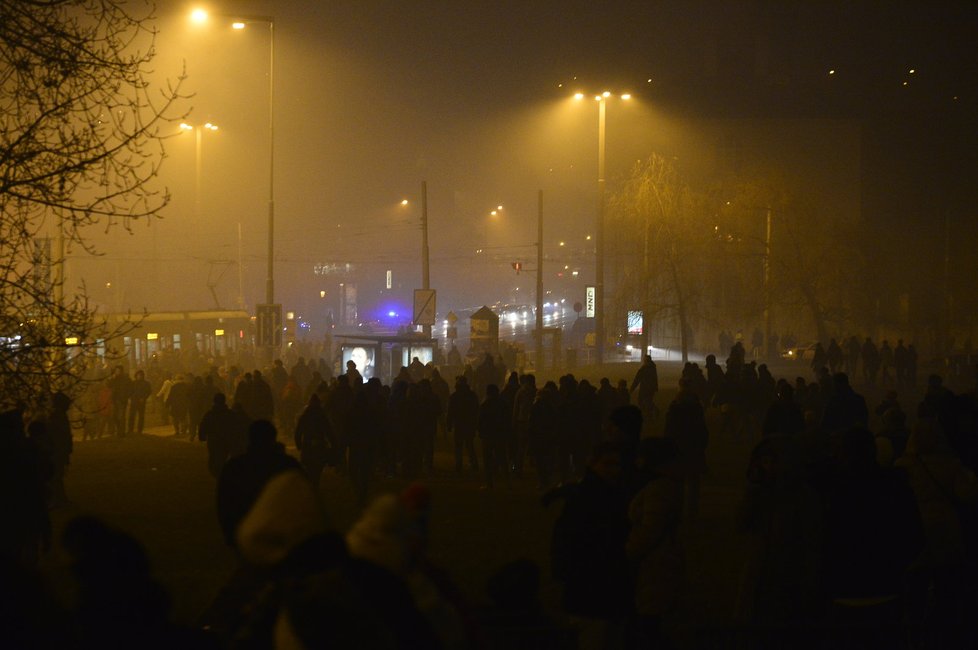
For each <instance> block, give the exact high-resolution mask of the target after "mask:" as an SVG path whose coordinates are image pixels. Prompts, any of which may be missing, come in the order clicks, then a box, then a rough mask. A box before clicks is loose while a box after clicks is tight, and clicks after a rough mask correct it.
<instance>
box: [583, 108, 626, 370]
mask: <svg viewBox="0 0 978 650" xmlns="http://www.w3.org/2000/svg"><path fill="white" fill-rule="evenodd" d="M611 96H612V94H611V92H610V91H607V90H606V91H604V92H603V93H601V94H600V95H595V96H594V99H595V101H597V102H598V216H597V221H596V223H595V227H594V231H595V232H594V249H595V250H594V339H595V340H594V347H595V355H596V357H597V359H596V360H597V362H598V364H599V365H600V364H602V363H604V344H605V332H604V325H605V323H604V320H605V313H604V239H605V237H604V212H605V151H606V143H605V118H606V115H607V110H608V98H609V97H611ZM619 98H620V99H623V100H626V101H627V100H629V99H631V98H632V96H631V95H630V94H628V93H625V94H622V95H619ZM574 99H576V100H578V101H580V100H582V99H584V93H577V94H575V95H574Z"/></svg>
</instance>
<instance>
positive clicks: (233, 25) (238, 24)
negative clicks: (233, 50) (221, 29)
mask: <svg viewBox="0 0 978 650" xmlns="http://www.w3.org/2000/svg"><path fill="white" fill-rule="evenodd" d="M244 28H245V24H244V23H243V22H241V21H240V20H236V21H234V22H233V23H231V29H244Z"/></svg>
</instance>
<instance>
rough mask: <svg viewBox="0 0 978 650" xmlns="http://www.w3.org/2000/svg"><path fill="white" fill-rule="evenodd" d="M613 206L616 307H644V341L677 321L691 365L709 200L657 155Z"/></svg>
mask: <svg viewBox="0 0 978 650" xmlns="http://www.w3.org/2000/svg"><path fill="white" fill-rule="evenodd" d="M610 206H611V210H610V216H611V230H612V232H614V233H615V234H616V244H615V249H616V252H617V255H618V261H619V264H618V270H619V274H618V279H619V281H618V283H617V286H616V291H615V302H616V303H617V304H618V305H619V306H621V307H624V306H625V305H641V306H642V311H643V313H644V315H645V327H644V330H645V332H646V334H645V335H644V336H648V334H647V332H648V330H649V327H650V324H651V323H652V322H655V321H656V320H659V321H660V322H661V321H663V320H672V321H673V323H675V331H676V332H677V335H678V338H679V342H680V348H681V349H682V355H683V361H686V360H687V359H688V355H689V347H690V345H689V339H690V335H691V333H692V326H693V321H694V318H695V315H696V310H697V305H698V298H699V296H700V294H701V292H702V287H703V284H704V282H705V268H706V266H705V264H704V263H703V257H704V255H705V252H706V246H707V245H708V243H709V241H710V237H711V234H712V228H711V226H710V220H709V218H708V216H709V210H708V206H707V203H706V201H705V196H704V195H703V194H702V193H699V192H697V191H695V190H694V188H692V187H691V186H690V185H689V184H688V183H686V182H685V180H684V179H683V178H682V176H681V175H680V173H679V170H677V168H676V166H675V165H674V164H673V163H672V162H671V161H669V160H667V159H665V158H663V157H662V156H659V155H653V156H651V157H650V158H649V159H648V160H646V161H641V162H639V163H637V164H636V165H635V167H634V168H633V169H632V173H631V174H630V176H629V177H628V178H627V179H626V180H625V182H624V184H623V186H622V188H621V190H620V191H619V192H618V194H616V195H615V196H614V197H613V199H612V201H611V202H610Z"/></svg>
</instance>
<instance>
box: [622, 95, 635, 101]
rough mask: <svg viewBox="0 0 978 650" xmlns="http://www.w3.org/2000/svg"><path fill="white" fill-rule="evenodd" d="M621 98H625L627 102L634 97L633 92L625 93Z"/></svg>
mask: <svg viewBox="0 0 978 650" xmlns="http://www.w3.org/2000/svg"><path fill="white" fill-rule="evenodd" d="M621 98H622V99H624V100H625V101H626V102H627V101H628V100H629V99H631V98H632V94H631V93H625V94H624V95H622V96H621Z"/></svg>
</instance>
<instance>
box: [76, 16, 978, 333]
mask: <svg viewBox="0 0 978 650" xmlns="http://www.w3.org/2000/svg"><path fill="white" fill-rule="evenodd" d="M193 8H194V6H193V5H191V4H189V3H184V2H175V1H174V2H169V1H165V2H160V3H159V5H158V10H157V15H158V20H157V23H156V26H157V27H158V30H159V33H158V36H157V40H156V49H157V57H156V59H155V62H154V66H153V67H154V69H155V74H156V79H155V80H156V81H157V82H158V83H163V82H164V80H166V79H169V80H170V81H175V80H176V79H177V78H178V77H179V76H180V74H181V72H182V71H183V70H185V72H186V79H185V80H184V81H183V85H182V90H183V92H185V93H186V94H188V95H190V96H189V97H188V98H187V99H186V101H185V102H184V107H185V109H186V110H187V111H188V112H189V115H188V116H187V118H186V120H184V121H185V122H186V123H187V124H188V125H192V126H194V127H195V128H197V129H200V127H201V126H202V125H204V124H205V123H211V124H214V125H217V126H218V129H217V130H210V129H206V130H203V131H201V133H200V137H199V138H198V137H197V135H196V132H195V131H189V130H181V129H180V127H179V122H180V120H178V121H177V122H175V123H174V124H173V125H172V129H171V130H172V137H171V138H170V139H169V140H168V141H167V143H166V151H167V159H166V161H165V163H164V165H163V170H162V175H161V178H160V179H159V180H160V185H161V187H166V188H168V190H169V191H170V193H171V195H172V200H171V202H170V204H169V205H168V206H167V208H166V209H165V210H164V211H163V213H162V217H163V218H162V219H161V220H159V221H155V222H153V223H152V224H135V226H134V228H133V232H132V233H131V234H130V233H126V232H124V231H121V230H120V229H114V230H112V231H110V232H108V233H103V232H93V233H92V238H93V243H95V245H96V246H97V247H98V248H99V249H100V250H101V251H102V252H103V253H104V255H103V256H102V257H100V258H96V259H87V258H85V257H84V256H83V255H82V254H81V253H80V252H77V254H75V255H73V257H72V259H71V260H70V261H69V265H68V273H69V281H68V282H69V285H71V284H73V283H77V282H80V281H84V282H85V284H86V286H87V287H88V289H89V291H90V293H91V294H92V296H93V298H94V300H95V302H96V303H97V304H99V305H100V306H101V308H102V309H103V310H105V311H110V312H115V311H125V310H127V309H132V310H133V311H141V310H143V309H147V310H150V311H153V310H191V309H207V308H213V307H216V306H221V307H223V308H243V309H246V310H248V311H249V312H253V310H254V306H255V305H256V304H258V303H261V302H263V301H264V299H265V275H266V259H267V258H266V251H267V244H268V209H269V208H268V201H269V174H270V169H269V166H270V155H269V154H270V150H269V136H270V134H269V126H270V125H269V105H270V97H269V78H268V73H269V63H270V61H269V56H270V39H269V36H270V32H269V28H268V25H267V23H261V22H254V23H248V24H247V26H246V28H245V29H243V30H233V29H231V27H230V24H229V23H230V18H222V17H219V16H218V15H215V14H217V13H221V12H223V13H225V14H227V15H228V16H248V15H251V16H273V17H274V75H275V76H274V198H275V228H274V248H275V266H274V273H275V300H276V302H281V303H282V304H283V306H284V308H285V309H286V310H287V311H293V312H295V313H296V314H298V315H300V316H302V317H303V318H304V319H305V320H307V321H309V322H311V323H313V324H314V325H317V326H318V325H321V324H322V323H324V322H325V321H324V319H325V315H326V314H327V313H329V312H330V311H333V312H335V311H336V310H337V309H338V297H339V284H340V283H341V282H343V283H354V284H356V285H357V287H358V291H359V295H358V302H359V305H358V306H359V310H360V319H361V320H364V321H369V320H375V319H383V318H385V317H387V315H388V314H389V313H395V314H397V315H396V316H394V317H389V318H390V319H391V324H395V325H396V324H403V323H404V322H407V321H409V320H410V310H411V300H412V290H413V289H415V288H419V287H420V286H421V259H420V257H421V255H420V254H421V226H420V224H421V196H420V192H421V183H422V181H425V182H426V183H427V189H428V196H427V199H428V224H429V236H430V242H431V253H430V264H431V285H432V287H433V288H435V289H437V290H438V292H439V300H438V302H439V313H440V314H441V315H442V316H444V314H445V313H446V312H447V311H448V310H449V309H456V310H459V309H466V308H469V307H476V306H479V305H481V304H492V303H495V302H502V303H516V304H521V303H522V304H532V302H533V300H534V297H533V291H534V287H535V278H534V275H533V273H532V272H523V273H521V274H519V275H517V274H516V273H515V272H514V270H513V269H512V267H511V264H512V263H513V262H516V261H521V262H522V263H523V264H524V266H525V267H526V268H531V267H533V266H534V265H535V255H536V252H535V248H534V244H535V241H536V219H537V212H538V204H537V198H538V191H541V190H542V192H543V218H544V224H545V226H544V227H545V236H544V250H545V257H546V258H547V262H546V265H545V275H544V278H545V285H546V289H547V291H549V292H551V293H550V294H548V295H550V296H552V297H553V298H566V299H567V300H569V301H577V300H581V299H582V298H583V295H584V287H585V286H586V285H588V284H591V283H592V282H593V279H594V240H593V238H592V239H589V237H591V236H592V235H593V234H594V227H595V219H596V216H597V207H598V190H597V176H598V107H597V102H595V101H594V100H593V98H592V97H591V96H592V95H593V94H594V93H595V92H600V91H603V90H609V91H611V92H613V93H615V95H613V96H612V97H611V98H609V100H608V101H607V117H606V119H607V121H606V124H607V173H606V176H607V179H608V186H607V190H608V194H609V196H611V195H613V194H614V193H615V192H616V191H617V190H618V188H619V187H620V185H621V183H622V181H623V179H624V178H625V177H626V176H627V174H628V172H629V170H630V169H631V168H632V166H633V165H634V164H635V163H636V162H637V161H639V160H643V159H647V158H648V157H649V156H650V155H651V154H652V153H658V154H660V155H663V156H665V157H666V158H668V159H670V160H673V161H675V163H676V164H677V166H678V167H679V168H680V169H681V170H682V171H683V173H684V174H686V175H687V177H688V178H689V180H690V182H691V183H695V184H697V185H698V186H699V187H703V188H717V187H720V186H722V182H721V181H722V177H723V175H724V174H727V175H729V172H730V170H731V169H732V168H733V169H734V171H735V172H736V171H738V170H739V172H740V173H741V174H747V175H749V174H750V173H754V172H755V171H756V170H763V171H764V173H765V174H768V175H769V176H770V175H775V176H778V177H779V178H790V179H804V181H805V191H806V192H809V193H811V194H812V195H816V196H818V197H820V200H821V201H823V202H824V204H823V206H822V209H823V210H824V211H825V212H827V213H830V214H832V215H833V217H834V218H841V219H844V220H848V221H853V222H862V223H866V224H869V225H870V227H869V228H868V229H866V230H865V232H868V233H869V236H868V238H867V240H866V241H862V242H859V245H860V246H864V248H863V250H864V251H865V253H866V255H869V256H870V257H872V258H873V261H872V264H871V266H873V267H874V268H876V269H878V270H879V271H880V276H882V280H880V279H879V278H877V280H876V281H878V282H881V283H884V284H885V283H886V282H894V281H895V282H901V281H903V282H906V283H907V289H906V291H904V290H902V289H897V290H894V291H892V292H890V295H888V296H885V297H884V304H883V307H882V310H883V311H884V312H885V311H886V309H887V305H888V304H891V303H892V304H897V303H898V300H899V295H900V294H904V293H912V292H913V291H915V290H921V287H920V286H914V283H915V282H916V283H917V284H923V285H924V286H925V287H926V286H927V285H928V284H930V285H935V284H938V283H941V282H946V281H947V277H948V273H950V275H952V276H954V277H955V278H959V279H958V280H952V281H950V284H951V285H953V287H954V288H955V289H956V290H957V291H959V292H960V293H962V294H964V293H966V290H967V286H968V285H969V282H968V281H967V280H966V278H968V277H971V275H970V274H971V273H972V272H973V271H974V269H973V268H972V267H973V265H972V264H971V262H969V261H967V256H966V255H965V253H966V250H962V246H961V244H960V243H957V244H954V245H948V242H961V241H963V240H966V239H967V238H968V237H973V235H974V227H973V221H974V218H973V205H971V206H969V205H968V203H967V199H968V198H969V197H968V193H967V191H965V190H963V189H962V188H965V187H967V183H966V182H963V181H960V180H959V179H950V178H945V177H944V176H942V174H944V173H945V172H948V173H951V172H955V173H956V172H957V171H958V170H960V171H961V172H962V173H963V172H964V170H962V169H961V168H960V166H959V163H960V162H961V161H962V160H968V159H969V157H972V158H973V154H970V153H968V151H969V148H968V147H967V146H965V145H964V144H963V143H962V142H961V141H960V140H956V139H954V138H951V137H948V134H947V133H945V132H943V131H941V130H940V129H939V128H937V127H934V126H933V125H932V128H933V131H934V132H932V133H928V132H925V131H923V130H920V131H917V132H914V131H915V129H917V127H920V126H921V125H922V124H929V121H928V118H927V115H928V114H929V113H928V111H930V110H931V109H929V108H926V107H929V106H931V105H932V106H933V109H932V110H933V114H935V115H937V116H938V119H940V116H941V115H950V116H951V118H953V119H958V117H959V116H960V112H958V113H954V112H952V111H954V110H957V109H955V108H954V106H953V105H952V102H957V101H961V102H962V103H963V102H966V101H967V102H973V98H971V97H969V96H968V91H969V90H973V89H974V87H975V84H974V79H973V78H969V77H963V78H960V79H958V80H957V82H958V85H959V86H960V87H961V88H962V90H961V91H960V95H961V98H960V99H952V92H956V91H953V89H952V86H954V82H955V77H954V75H953V74H950V73H949V72H948V70H946V69H939V70H935V69H934V66H935V65H936V64H937V63H939V62H940V59H939V56H944V57H947V58H951V59H953V58H954V55H955V52H956V51H957V50H956V49H955V48H957V47H958V46H959V44H960V43H961V42H963V41H964V40H966V39H963V35H964V32H965V31H966V30H965V29H963V28H962V29H961V33H945V32H943V31H941V32H939V34H940V37H941V38H942V39H943V42H944V43H945V44H946V48H945V50H944V51H943V54H935V53H934V52H932V51H930V50H928V49H927V47H926V46H925V45H926V43H928V42H931V41H932V40H933V38H932V37H933V34H928V33H926V32H925V30H924V28H922V27H921V26H920V24H921V23H920V21H919V20H916V21H915V20H914V15H910V16H908V17H907V18H905V19H901V18H899V16H898V14H899V12H898V11H896V10H895V9H894V10H893V13H894V16H897V18H895V19H894V20H893V21H891V23H890V27H889V29H888V31H887V33H886V35H880V34H870V35H868V36H867V34H869V33H868V32H864V31H860V30H861V29H863V28H864V27H867V26H868V25H870V24H871V23H872V18H873V17H872V16H871V15H870V14H869V13H868V12H863V11H855V10H854V11H852V12H847V11H844V10H843V9H842V8H841V7H834V6H830V7H824V6H823V3H812V5H811V6H810V7H801V6H795V10H794V11H790V12H789V11H787V10H786V9H783V10H778V9H775V8H772V7H770V6H768V5H766V4H765V3H746V4H744V5H738V7H737V8H729V7H727V8H724V7H718V6H715V5H714V3H706V2H698V3H689V2H682V3H679V2H676V3H667V4H663V5H660V6H650V5H647V4H646V3H635V4H634V6H630V5H628V4H627V3H626V4H621V3H569V4H568V3H519V2H504V3H448V2H436V3H420V4H419V3H400V2H364V3H360V2H339V3H333V2H330V3H319V2H289V3H273V2H226V3H223V4H218V3H214V4H211V5H209V6H207V9H209V10H211V11H212V12H213V13H212V15H211V17H210V20H209V22H208V23H206V24H203V25H197V24H193V23H192V22H191V21H190V20H189V14H190V10H191V9H193ZM919 12H923V14H926V10H924V9H920V10H919ZM915 15H916V16H917V18H920V17H921V15H922V14H920V13H918V14H915ZM892 17H893V16H891V18H892ZM926 17H929V18H934V19H935V20H937V22H935V23H934V24H933V25H932V28H933V29H935V30H947V29H948V28H949V27H948V25H951V24H953V23H954V11H953V10H951V9H945V10H943V11H941V12H940V13H939V14H938V13H937V10H934V15H930V14H927V15H926ZM840 18H844V19H845V20H841V21H840ZM847 21H848V22H847ZM887 57H890V58H887ZM901 57H902V58H901ZM929 63H930V64H931V67H928V64H929ZM915 66H916V67H915ZM917 68H919V72H918V71H917ZM836 69H838V72H836ZM911 69H913V70H914V72H913V73H910V72H909V71H910V70H911ZM910 74H913V75H916V76H908V75H910ZM867 79H872V80H874V85H870V86H867V85H864V82H865V81H866V80H867ZM904 79H909V80H910V81H911V82H912V83H913V84H914V88H911V89H910V91H911V92H915V93H917V95H915V96H914V97H915V99H914V103H912V104H907V103H905V102H904V100H902V99H900V98H899V95H898V94H899V93H900V92H904V91H907V88H906V87H904V86H905V85H904V84H903V83H902V82H903V80H904ZM833 83H835V84H836V86H834V87H833V86H830V85H829V84H833ZM918 85H919V86H920V87H921V88H922V89H921V90H918V88H917V86H918ZM577 91H582V92H584V93H586V94H588V95H589V97H587V98H585V100H584V101H580V102H575V101H574V100H573V98H572V96H573V94H574V93H575V92H577ZM623 92H630V93H631V94H632V99H631V100H629V101H624V100H620V99H618V98H617V94H619V93H623ZM900 102H904V103H900ZM969 105H970V104H969ZM921 107H925V108H921ZM890 108H892V114H891V113H890ZM966 124H971V130H970V131H966V132H965V134H964V135H965V136H966V137H965V138H964V140H965V141H969V138H970V137H971V136H972V135H973V134H974V129H973V123H970V122H966ZM908 131H910V132H909V133H908ZM893 134H901V135H902V138H903V139H902V140H895V139H894V138H893V137H892V136H893ZM972 144H973V141H972ZM731 161H733V163H731ZM967 173H968V174H971V175H973V173H974V172H973V169H972V170H971V171H968V172H967ZM748 180H749V179H748ZM718 192H719V193H718V194H717V196H716V198H717V200H718V203H717V205H718V206H720V205H722V199H723V198H724V197H723V196H722V190H718ZM928 197H929V198H928ZM404 200H407V204H406V205H405V204H403V203H402V202H403V201H404ZM498 206H503V207H502V210H499V209H498ZM493 210H496V211H497V214H496V215H492V214H491V211H493ZM924 213H926V214H924ZM942 220H945V221H947V223H944V222H943V221H942ZM942 224H944V225H942ZM761 227H762V225H761V223H760V221H758V224H755V225H753V226H744V228H745V229H747V230H752V229H753V228H761ZM949 232H950V233H952V234H950V235H949V234H948V233H949ZM895 233H902V235H901V236H899V237H897V236H895ZM904 235H905V238H904ZM971 241H973V239H971ZM911 242H912V243H913V245H914V246H916V247H917V248H916V249H915V251H918V252H919V257H918V256H917V254H916V253H915V259H919V260H920V262H921V266H922V267H926V269H929V271H932V272H924V273H906V274H905V275H898V276H897V277H893V276H891V275H890V274H889V273H888V271H889V269H894V270H895V272H896V273H898V274H899V273H900V272H902V270H905V269H906V264H904V263H901V260H899V259H898V255H896V252H897V251H900V250H905V249H906V247H907V246H908V245H909V244H910V243H911ZM946 259H950V262H949V263H950V265H951V268H950V270H949V269H948V268H946V267H945V264H944V262H945V260H946ZM347 265H349V266H347ZM565 267H566V268H565ZM388 270H390V271H391V279H392V286H391V288H390V289H388V288H387V286H386V279H387V271H388ZM565 271H566V273H565ZM574 271H577V274H576V275H575V274H574ZM921 277H923V278H926V279H924V280H921V279H920V278H921ZM891 278H892V280H891ZM609 290H611V288H610V287H609ZM322 292H326V293H325V295H324V294H323V293H322ZM923 293H925V294H926V293H927V291H924V292H923ZM960 300H961V301H965V300H966V298H965V296H963V295H962V296H961V298H960ZM876 308H877V309H881V308H880V307H879V306H878V305H877V307H876ZM894 309H896V308H894Z"/></svg>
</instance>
